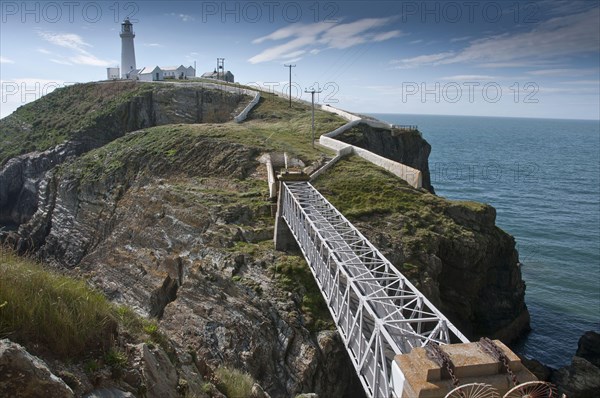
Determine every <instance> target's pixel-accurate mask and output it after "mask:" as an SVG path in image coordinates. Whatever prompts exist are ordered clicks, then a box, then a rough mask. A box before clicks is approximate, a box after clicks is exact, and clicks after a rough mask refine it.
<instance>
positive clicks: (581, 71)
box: [527, 68, 600, 76]
mask: <svg viewBox="0 0 600 398" xmlns="http://www.w3.org/2000/svg"><path fill="white" fill-rule="evenodd" d="M527 73H528V74H530V75H534V76H581V75H591V74H600V70H598V69H596V68H562V69H539V70H532V71H529V72H527Z"/></svg>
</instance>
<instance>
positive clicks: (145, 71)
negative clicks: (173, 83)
mask: <svg viewBox="0 0 600 398" xmlns="http://www.w3.org/2000/svg"><path fill="white" fill-rule="evenodd" d="M131 78H133V79H136V80H141V81H144V82H156V81H161V80H164V79H165V76H164V72H163V70H162V69H161V68H159V67H158V66H145V67H143V68H142V69H139V70H137V71H136V73H135V75H134V76H132V77H131Z"/></svg>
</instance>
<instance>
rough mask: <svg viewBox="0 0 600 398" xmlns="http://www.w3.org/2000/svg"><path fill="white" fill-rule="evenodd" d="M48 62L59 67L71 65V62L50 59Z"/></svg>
mask: <svg viewBox="0 0 600 398" xmlns="http://www.w3.org/2000/svg"><path fill="white" fill-rule="evenodd" d="M50 61H51V62H54V63H55V64H59V65H73V64H72V63H71V62H69V61H66V60H64V59H56V58H50Z"/></svg>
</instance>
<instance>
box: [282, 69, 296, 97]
mask: <svg viewBox="0 0 600 398" xmlns="http://www.w3.org/2000/svg"><path fill="white" fill-rule="evenodd" d="M283 66H284V67H286V68H290V108H291V107H292V68H295V67H296V65H285V64H284V65H283Z"/></svg>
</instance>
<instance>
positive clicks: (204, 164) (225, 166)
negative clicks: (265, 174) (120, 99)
mask: <svg viewBox="0 0 600 398" xmlns="http://www.w3.org/2000/svg"><path fill="white" fill-rule="evenodd" d="M202 128H203V127H202V126H198V129H200V130H202ZM210 128H211V126H206V129H210ZM161 137H162V138H161ZM178 137H179V138H178ZM161 139H162V140H168V142H169V143H170V145H172V146H170V147H169V148H170V149H169V150H172V149H176V150H177V151H178V156H177V157H173V158H170V157H168V156H165V155H164V153H163V152H162V151H163V150H164V148H162V147H160V146H159V144H160V143H161V142H162V141H161ZM121 140H126V141H127V142H115V143H114V144H111V145H107V146H105V147H103V148H101V149H99V150H96V151H94V152H92V153H90V154H88V155H85V156H83V157H81V158H80V159H79V160H77V161H75V162H74V163H73V164H72V165H71V166H68V167H67V166H65V167H61V168H60V169H57V170H54V171H53V172H52V173H51V174H50V175H49V177H48V178H47V179H46V181H45V182H44V183H43V184H40V205H39V206H38V210H37V212H36V213H35V214H34V216H33V217H32V218H31V219H30V220H29V222H27V223H25V224H22V225H21V226H20V228H19V231H18V234H19V236H20V238H18V242H17V246H20V247H27V249H28V250H33V251H35V252H37V253H39V254H40V255H41V256H42V257H44V258H46V259H50V260H53V261H56V262H58V263H60V264H61V265H62V266H66V267H67V268H73V267H78V272H80V273H82V274H83V275H85V276H86V277H88V278H89V279H90V281H91V282H92V283H93V284H94V285H95V286H97V287H98V288H100V289H102V290H103V291H104V292H105V294H106V295H107V296H108V297H109V298H110V299H111V300H113V301H115V302H117V303H122V304H127V305H129V306H131V307H133V308H136V309H138V311H139V312H141V313H143V314H145V315H148V316H154V317H157V318H159V319H161V328H162V329H163V330H164V331H165V332H166V333H167V334H168V336H169V338H170V340H171V342H172V343H173V344H174V345H175V347H176V351H177V355H178V357H179V358H186V357H188V356H190V355H191V354H190V353H193V355H192V356H193V357H195V358H200V359H201V360H198V361H199V362H198V361H192V362H190V365H189V366H188V369H189V372H191V373H190V374H192V373H194V372H198V370H196V369H197V368H203V369H204V368H215V367H217V366H220V365H222V364H227V365H229V366H233V367H235V368H239V369H244V370H245V371H246V372H248V373H250V374H251V375H252V376H253V377H254V378H255V379H256V380H257V381H258V382H259V384H260V386H261V387H262V388H264V390H265V391H266V392H268V393H269V394H270V395H271V396H272V397H282V396H293V395H295V394H296V393H300V392H317V393H320V394H321V395H322V396H343V395H344V392H345V391H348V389H350V388H353V386H354V388H356V386H357V385H358V386H359V384H357V383H358V381H357V380H356V375H355V373H354V370H353V368H352V366H351V364H350V362H349V359H348V358H347V356H346V353H345V350H344V348H343V344H342V342H341V341H340V340H339V338H337V337H335V333H333V335H332V336H329V337H326V335H323V336H321V335H319V336H321V337H317V336H315V335H313V334H311V332H310V331H309V330H307V320H306V319H305V318H304V316H303V315H302V306H303V297H302V295H298V294H297V293H291V292H288V291H286V289H284V288H282V287H281V286H280V285H279V283H278V282H277V278H276V277H275V275H274V274H275V273H276V270H277V267H278V264H279V263H280V262H281V261H282V259H283V258H287V255H285V254H281V253H277V252H275V250H274V249H273V247H272V246H273V245H272V242H271V241H270V239H271V237H272V234H273V227H272V225H271V219H270V218H269V215H270V212H271V205H270V203H269V202H268V201H265V200H264V199H263V198H262V195H261V194H260V192H261V191H260V190H258V191H257V190H256V186H257V184H260V187H264V182H263V181H261V180H255V179H253V178H252V175H254V174H255V173H256V172H257V167H258V166H259V163H258V161H257V160H256V159H257V158H258V157H259V155H260V152H258V151H257V150H256V149H254V148H251V147H247V146H243V145H239V144H234V143H228V142H226V141H223V140H220V139H215V138H210V137H207V136H205V135H202V134H198V135H196V136H191V137H190V136H188V135H187V133H186V134H183V133H182V134H181V136H178V132H176V131H173V132H171V136H165V134H164V132H163V130H161V129H159V128H155V129H149V130H145V131H140V132H137V133H135V134H132V135H130V136H127V137H124V138H122V139H121ZM121 140H119V141H121ZM139 142H152V143H154V144H155V146H153V147H144V148H142V147H140V146H139V145H138V144H139ZM157 143H158V144H157ZM117 148H120V149H117ZM157 148H160V150H159V149H157ZM117 150H122V151H126V153H121V154H120V155H116V154H115V152H114V151H117ZM157 151H158V153H157ZM109 153H110V154H113V155H114V158H113V159H112V161H115V162H117V164H118V166H115V168H114V169H111V170H107V169H106V168H105V166H104V165H103V163H102V161H101V162H100V164H101V166H98V167H100V168H101V171H98V172H97V171H96V169H95V167H96V166H97V163H96V161H97V159H105V158H106V157H105V154H109ZM121 156H122V157H121ZM90 170H91V172H90ZM90 173H91V174H90ZM86 176H95V177H94V178H88V177H86ZM249 193H250V195H249ZM248 195H249V196H248ZM263 240H265V242H264V244H261V246H260V250H259V251H258V252H257V253H248V252H244V250H243V249H244V247H245V245H247V244H249V243H252V244H255V243H257V242H259V241H263ZM237 247H241V249H237ZM144 353H146V351H144ZM143 358H146V355H145V354H144V356H143ZM160 360H164V358H158V357H157V359H156V361H158V362H157V363H158V364H157V363H154V362H156V361H154V362H152V361H147V363H152V364H149V365H148V366H146V367H145V368H144V369H146V371H144V372H145V373H144V377H145V378H148V379H150V380H153V379H154V378H157V377H159V376H160V377H166V376H165V373H164V369H165V366H164V365H160V363H159V362H160ZM188 362H189V361H188ZM182 372H183V371H182ZM207 375H209V373H207V374H204V375H203V376H207ZM179 376H180V377H177V375H174V376H173V377H170V376H169V377H167V379H168V380H163V381H161V382H160V383H158V382H157V383H156V384H152V385H162V386H164V391H163V390H160V391H158V392H156V394H154V395H152V396H157V397H159V396H160V397H166V396H171V395H169V394H174V391H176V387H177V385H178V384H177V382H178V380H179V378H181V377H185V375H184V374H180V375H179ZM332 380H335V381H336V383H332ZM148 388H150V387H149V386H148ZM156 388H158V387H156ZM168 391H169V392H168ZM150 393H151V391H150V389H148V390H147V394H150ZM148 396H151V395H148Z"/></svg>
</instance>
